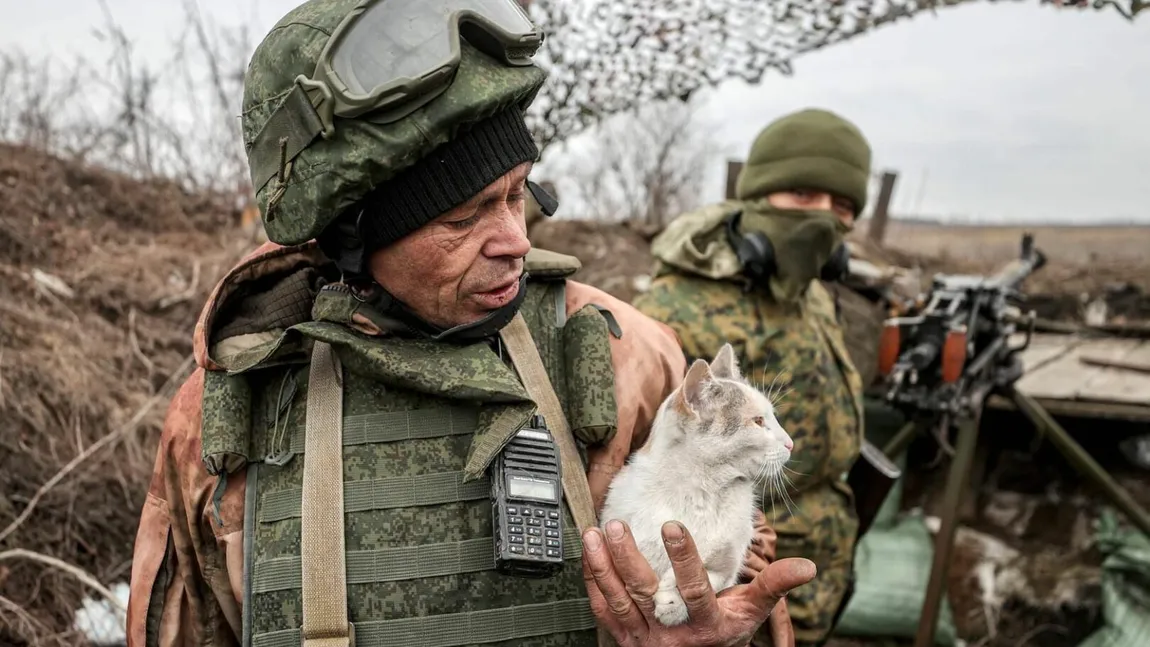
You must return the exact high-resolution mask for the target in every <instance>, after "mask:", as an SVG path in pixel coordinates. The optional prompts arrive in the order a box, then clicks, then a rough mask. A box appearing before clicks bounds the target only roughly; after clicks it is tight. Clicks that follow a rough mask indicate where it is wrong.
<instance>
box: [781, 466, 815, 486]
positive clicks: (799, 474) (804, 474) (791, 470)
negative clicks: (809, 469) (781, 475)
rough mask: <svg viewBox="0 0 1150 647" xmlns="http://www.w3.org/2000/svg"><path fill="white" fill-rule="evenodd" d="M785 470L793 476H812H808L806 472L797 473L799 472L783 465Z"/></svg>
mask: <svg viewBox="0 0 1150 647" xmlns="http://www.w3.org/2000/svg"><path fill="white" fill-rule="evenodd" d="M783 469H784V470H786V471H788V472H790V473H791V474H794V475H795V476H810V474H807V473H805V472H797V471H795V470H793V469H791V468H789V467H787V466H786V465H783ZM791 485H794V483H792V484H791Z"/></svg>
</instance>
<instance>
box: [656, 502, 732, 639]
mask: <svg viewBox="0 0 1150 647" xmlns="http://www.w3.org/2000/svg"><path fill="white" fill-rule="evenodd" d="M663 546H664V548H666V550H667V557H669V558H671V568H672V569H673V570H674V571H675V585H676V587H677V588H678V589H679V595H680V596H681V597H682V598H683V605H684V606H686V607H687V615H689V616H690V618H691V624H692V625H695V626H697V627H708V626H713V625H715V624H716V623H718V622H719V604H718V601H717V599H716V597H715V591H714V590H713V589H712V588H711V580H710V579H709V578H708V577H707V569H706V568H704V567H703V559H702V558H701V557H700V556H699V550H698V548H697V547H696V546H695V540H694V539H693V538H692V537H691V533H690V532H688V531H687V529H686V528H684V527H683V525H682V524H680V523H678V522H676V521H668V522H667V523H665V524H663Z"/></svg>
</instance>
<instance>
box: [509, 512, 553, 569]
mask: <svg viewBox="0 0 1150 647" xmlns="http://www.w3.org/2000/svg"><path fill="white" fill-rule="evenodd" d="M505 510H506V511H507V524H508V525H507V531H508V533H509V534H510V535H511V536H510V538H509V541H510V543H511V545H510V546H508V549H509V550H510V551H511V552H513V553H516V554H519V555H522V554H524V553H526V554H528V555H534V556H538V557H543V556H544V555H546V556H547V557H554V558H559V557H562V555H561V554H560V552H559V551H560V547H561V545H560V543H559V511H557V510H547V509H544V508H532V507H529V506H524V505H514V506H512V505H509V506H506V507H505ZM544 529H545V530H544ZM524 536H526V542H525V541H524ZM544 537H546V540H544V539H543V538H544ZM523 544H526V545H523ZM544 546H546V547H545V548H544Z"/></svg>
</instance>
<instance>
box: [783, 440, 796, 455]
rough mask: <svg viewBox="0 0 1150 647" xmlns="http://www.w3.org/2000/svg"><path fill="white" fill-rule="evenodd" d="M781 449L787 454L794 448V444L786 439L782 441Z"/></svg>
mask: <svg viewBox="0 0 1150 647" xmlns="http://www.w3.org/2000/svg"><path fill="white" fill-rule="evenodd" d="M783 447H786V448H787V451H788V452H789V451H791V450H792V449H794V448H795V443H794V441H792V440H791V439H790V438H788V439H786V440H784V441H783Z"/></svg>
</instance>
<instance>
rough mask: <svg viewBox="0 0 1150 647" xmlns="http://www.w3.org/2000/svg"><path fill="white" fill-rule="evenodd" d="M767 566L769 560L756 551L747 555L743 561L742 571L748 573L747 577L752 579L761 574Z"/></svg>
mask: <svg viewBox="0 0 1150 647" xmlns="http://www.w3.org/2000/svg"><path fill="white" fill-rule="evenodd" d="M766 567H767V560H765V559H763V558H762V557H760V556H759V555H757V554H755V553H750V554H748V555H747V558H746V560H745V561H744V562H743V570H742V572H743V573H745V574H748V577H747V579H748V580H749V579H751V578H753V577H755V576H756V575H758V574H759V572H760V571H762V570H763V569H764V568H766Z"/></svg>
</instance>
